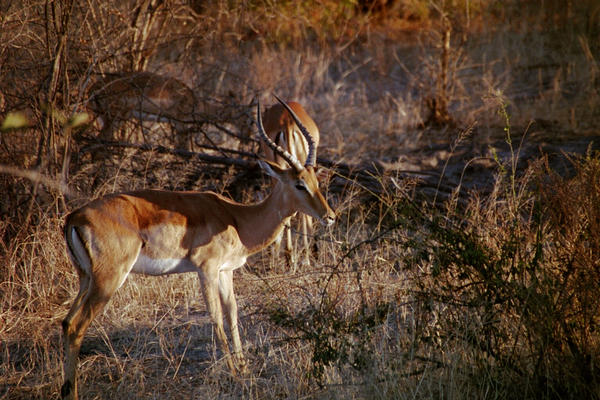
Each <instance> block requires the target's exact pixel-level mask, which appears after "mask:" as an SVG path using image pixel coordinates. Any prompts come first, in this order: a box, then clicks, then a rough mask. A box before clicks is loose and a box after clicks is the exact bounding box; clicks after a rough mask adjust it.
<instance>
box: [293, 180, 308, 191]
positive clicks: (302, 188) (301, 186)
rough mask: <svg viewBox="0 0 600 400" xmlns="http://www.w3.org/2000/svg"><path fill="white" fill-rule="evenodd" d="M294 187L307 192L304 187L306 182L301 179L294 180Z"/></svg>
mask: <svg viewBox="0 0 600 400" xmlns="http://www.w3.org/2000/svg"><path fill="white" fill-rule="evenodd" d="M296 189H298V190H301V191H302V190H304V191H306V192H308V189H307V188H306V184H305V183H304V182H302V181H299V182H296Z"/></svg>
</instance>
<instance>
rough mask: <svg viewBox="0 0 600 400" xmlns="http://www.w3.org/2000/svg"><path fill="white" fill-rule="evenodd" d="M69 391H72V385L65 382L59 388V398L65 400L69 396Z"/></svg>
mask: <svg viewBox="0 0 600 400" xmlns="http://www.w3.org/2000/svg"><path fill="white" fill-rule="evenodd" d="M71 391H73V383H72V382H71V381H66V382H65V383H63V385H62V387H61V388H60V397H61V398H63V399H66V398H67V397H68V396H69V395H70V394H71Z"/></svg>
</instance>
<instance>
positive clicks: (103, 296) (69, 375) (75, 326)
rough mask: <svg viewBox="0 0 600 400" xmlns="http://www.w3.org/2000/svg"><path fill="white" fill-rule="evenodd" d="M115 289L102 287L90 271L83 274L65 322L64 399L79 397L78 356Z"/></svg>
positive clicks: (62, 394) (62, 389)
mask: <svg viewBox="0 0 600 400" xmlns="http://www.w3.org/2000/svg"><path fill="white" fill-rule="evenodd" d="M115 290H116V288H114V289H110V290H106V288H99V287H98V286H97V285H96V284H95V282H94V281H93V279H92V278H91V277H89V276H88V275H82V277H80V288H79V293H78V294H77V297H76V298H75V301H74V302H73V306H72V307H71V310H70V311H69V314H67V317H66V318H65V319H64V321H63V323H62V326H63V341H64V349H65V364H64V374H65V377H64V383H63V385H62V388H61V396H62V398H64V399H77V376H76V374H77V358H78V357H79V350H80V349H81V342H82V341H83V337H84V335H85V332H86V331H87V329H88V327H89V326H90V323H91V322H92V320H93V319H94V317H95V316H96V315H98V313H99V312H100V311H101V310H102V309H103V308H104V306H105V305H106V303H107V302H108V300H109V299H110V297H111V296H112V294H113V293H114V291H115Z"/></svg>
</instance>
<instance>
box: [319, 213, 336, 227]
mask: <svg viewBox="0 0 600 400" xmlns="http://www.w3.org/2000/svg"><path fill="white" fill-rule="evenodd" d="M322 221H323V223H324V224H325V225H327V226H331V225H333V223H334V222H335V213H334V212H333V210H331V209H330V210H329V211H328V212H327V215H325V216H324V217H323V218H322Z"/></svg>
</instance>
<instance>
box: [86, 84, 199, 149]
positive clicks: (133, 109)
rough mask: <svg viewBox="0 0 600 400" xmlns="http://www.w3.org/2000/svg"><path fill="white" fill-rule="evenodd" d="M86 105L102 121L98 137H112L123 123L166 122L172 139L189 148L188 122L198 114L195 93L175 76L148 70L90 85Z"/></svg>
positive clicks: (191, 121) (107, 138)
mask: <svg viewBox="0 0 600 400" xmlns="http://www.w3.org/2000/svg"><path fill="white" fill-rule="evenodd" d="M89 107H90V108H91V109H92V111H93V112H94V113H95V114H96V116H97V118H98V119H99V120H100V123H101V126H102V128H101V130H100V134H99V138H100V139H103V140H114V138H115V132H117V131H118V130H119V128H120V127H121V125H122V124H123V122H125V121H129V120H131V119H137V120H139V121H154V122H168V123H169V124H171V127H172V129H173V130H174V131H175V132H174V138H173V142H174V144H175V145H176V146H177V147H179V148H184V149H188V150H191V148H192V146H191V144H192V135H191V130H190V124H191V123H194V122H195V118H197V117H198V113H199V111H200V110H199V103H198V101H197V99H196V97H195V96H194V92H193V91H192V89H190V88H189V87H188V86H187V85H186V84H185V83H183V82H181V81H180V80H178V79H175V78H169V77H165V76H162V75H157V74H154V73H151V72H119V73H113V74H107V75H105V76H104V77H102V78H100V79H98V80H97V81H95V82H94V83H93V84H92V86H91V87H90V101H89Z"/></svg>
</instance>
